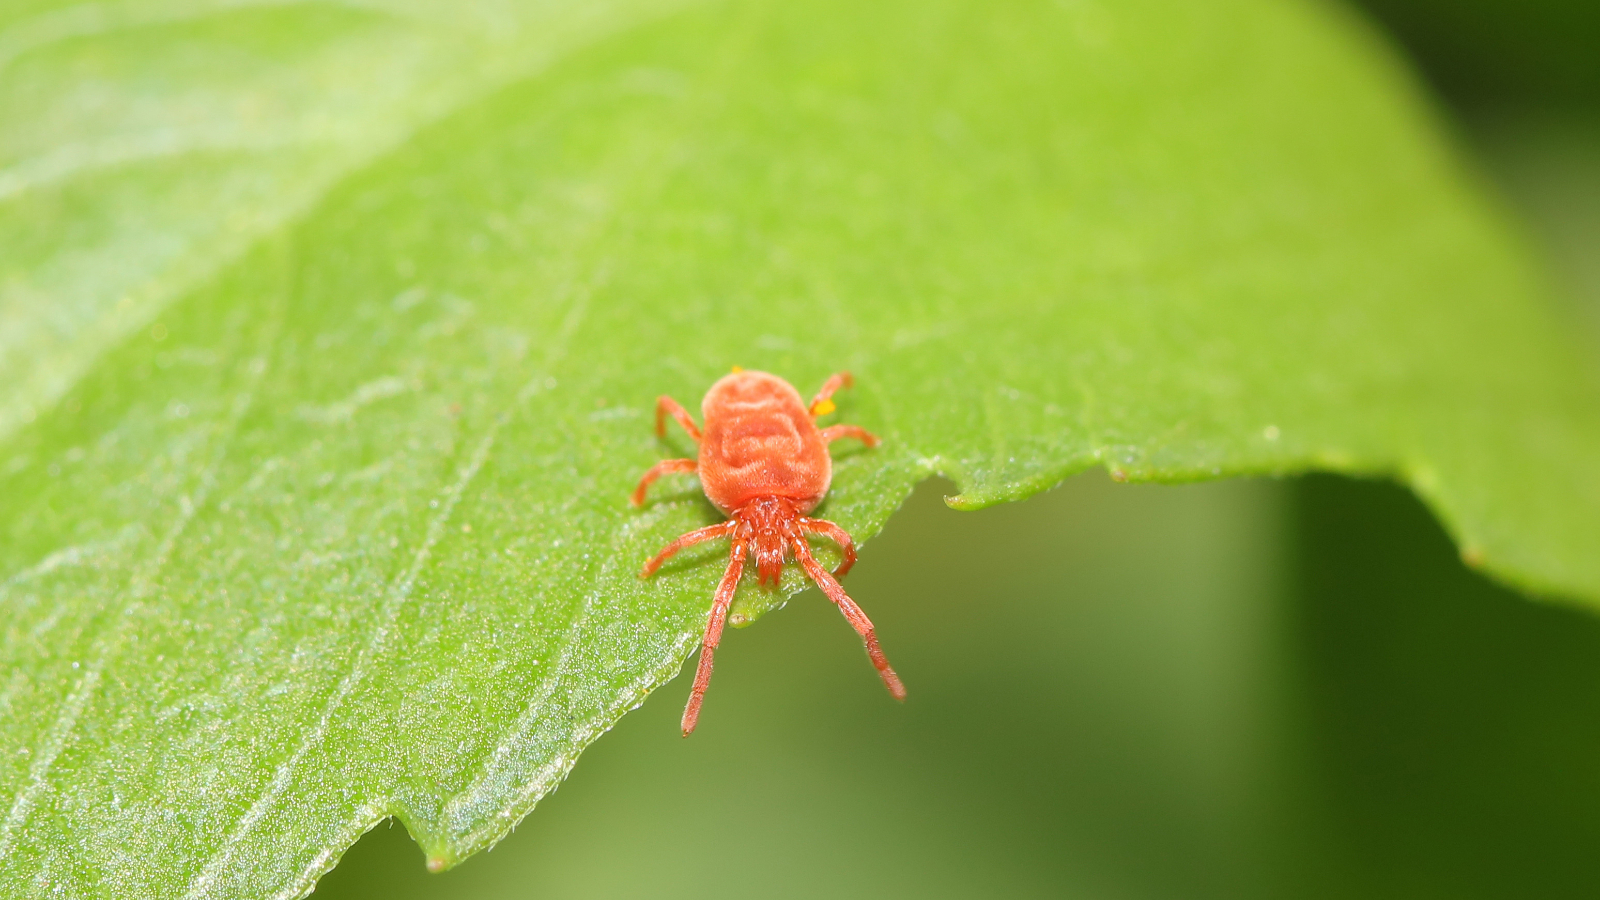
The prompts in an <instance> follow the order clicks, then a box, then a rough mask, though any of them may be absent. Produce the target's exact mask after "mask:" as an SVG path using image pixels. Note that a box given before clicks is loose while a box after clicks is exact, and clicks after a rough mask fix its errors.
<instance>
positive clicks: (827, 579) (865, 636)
mask: <svg viewBox="0 0 1600 900" xmlns="http://www.w3.org/2000/svg"><path fill="white" fill-rule="evenodd" d="M794 555H795V556H797V557H799V558H800V565H801V566H802V567H803V568H804V569H805V570H806V574H807V575H810V576H811V580H812V581H815V582H816V583H817V587H819V588H822V592H823V593H824V594H827V595H828V599H829V600H832V601H833V602H834V603H835V604H837V605H838V607H839V611H840V612H842V613H844V617H845V619H846V620H847V621H848V622H849V623H850V625H851V627H853V628H855V630H856V633H857V634H859V635H861V639H862V640H864V641H866V642H867V656H868V657H869V658H871V660H872V666H873V668H875V669H877V670H878V676H879V677H880V678H882V679H883V686H884V687H886V688H888V689H889V694H890V695H891V696H893V697H894V698H895V699H896V700H904V699H905V698H906V686H905V685H904V684H902V683H900V676H899V675H896V674H895V673H894V670H893V669H891V668H889V660H888V658H887V657H885V656H884V655H883V648H881V647H879V646H878V633H877V632H876V631H874V630H873V628H872V620H871V619H868V618H867V614H866V613H864V612H862V611H861V607H859V606H857V605H856V602H855V601H854V600H851V599H850V595H849V594H846V593H845V592H844V588H843V587H841V586H840V584H839V582H838V581H836V580H834V577H833V576H832V575H829V574H828V570H827V569H824V568H823V567H822V563H819V562H817V558H816V557H815V556H812V555H811V548H810V547H807V546H806V542H805V541H802V540H796V541H795V542H794Z"/></svg>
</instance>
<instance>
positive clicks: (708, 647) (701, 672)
mask: <svg viewBox="0 0 1600 900" xmlns="http://www.w3.org/2000/svg"><path fill="white" fill-rule="evenodd" d="M744 553H745V550H744V544H742V543H740V544H734V545H733V552H732V553H731V554H729V555H730V556H731V557H732V558H731V559H729V560H728V571H726V572H723V573H722V581H721V582H720V583H718V584H717V593H716V596H715V597H714V598H713V599H712V601H711V618H710V619H709V620H707V622H706V635H705V637H704V638H703V639H702V640H701V641H700V665H699V666H698V667H697V668H696V669H695V670H694V688H693V689H692V690H690V691H689V705H688V706H685V707H684V708H683V736H684V737H688V736H689V735H690V734H691V733H693V732H694V726H695V723H696V722H699V721H700V704H701V703H702V702H703V701H704V700H705V699H706V686H707V685H709V684H711V658H712V656H714V655H715V653H716V650H717V644H718V643H719V642H721V640H722V626H723V624H724V623H726V622H727V621H728V607H729V606H730V605H731V604H732V603H733V593H734V591H736V590H738V589H739V576H740V575H741V574H742V573H743V572H744Z"/></svg>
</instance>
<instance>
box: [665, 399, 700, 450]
mask: <svg viewBox="0 0 1600 900" xmlns="http://www.w3.org/2000/svg"><path fill="white" fill-rule="evenodd" d="M669 415H670V416H672V417H673V418H674V419H677V420H678V424H679V425H682V426H683V430H684V431H687V432H689V437H692V438H694V442H695V443H696V444H698V443H700V427H699V426H698V425H696V424H694V420H693V419H691V418H689V411H688V410H686V409H684V408H683V407H682V406H680V405H679V404H678V401H676V400H674V399H672V398H671V397H668V396H667V395H666V394H662V395H661V396H659V397H657V398H656V437H659V438H664V437H666V436H667V416H669Z"/></svg>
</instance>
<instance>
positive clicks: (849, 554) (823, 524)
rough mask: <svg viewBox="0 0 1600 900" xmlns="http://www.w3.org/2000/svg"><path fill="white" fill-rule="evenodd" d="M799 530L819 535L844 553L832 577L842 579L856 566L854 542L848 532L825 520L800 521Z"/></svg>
mask: <svg viewBox="0 0 1600 900" xmlns="http://www.w3.org/2000/svg"><path fill="white" fill-rule="evenodd" d="M800 530H801V531H809V532H811V533H812V534H820V535H822V536H823V537H825V538H827V539H828V540H830V541H833V542H834V543H835V544H838V545H839V549H840V550H843V551H844V561H843V562H841V563H839V568H837V569H834V570H833V577H835V578H843V577H844V576H845V573H846V572H849V571H850V567H851V566H853V565H855V564H856V542H855V541H853V540H851V539H850V532H848V531H845V530H844V529H843V528H840V527H839V526H837V525H835V524H833V523H832V522H829V521H828V520H827V519H801V520H800Z"/></svg>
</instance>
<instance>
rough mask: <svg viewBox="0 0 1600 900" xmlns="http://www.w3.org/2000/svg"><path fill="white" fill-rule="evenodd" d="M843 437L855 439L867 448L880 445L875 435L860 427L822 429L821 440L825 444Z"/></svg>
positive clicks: (843, 426) (839, 426) (838, 426)
mask: <svg viewBox="0 0 1600 900" xmlns="http://www.w3.org/2000/svg"><path fill="white" fill-rule="evenodd" d="M845 437H848V438H855V439H856V440H858V441H860V442H861V443H863V444H866V445H867V446H868V447H876V446H878V444H879V443H881V442H880V441H879V440H878V436H877V435H875V434H871V433H869V432H868V431H867V430H866V429H865V428H862V427H861V426H860V425H829V426H828V427H827V428H824V429H822V440H823V441H824V442H825V443H829V444H831V443H833V442H834V441H837V440H838V439H839V438H845Z"/></svg>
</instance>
